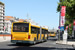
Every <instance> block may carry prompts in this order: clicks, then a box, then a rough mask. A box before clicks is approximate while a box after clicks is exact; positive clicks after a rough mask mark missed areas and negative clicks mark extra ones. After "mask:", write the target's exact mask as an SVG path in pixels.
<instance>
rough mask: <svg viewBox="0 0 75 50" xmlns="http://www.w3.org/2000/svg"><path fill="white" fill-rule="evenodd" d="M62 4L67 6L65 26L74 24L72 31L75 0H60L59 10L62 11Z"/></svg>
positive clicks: (74, 17) (74, 16)
mask: <svg viewBox="0 0 75 50" xmlns="http://www.w3.org/2000/svg"><path fill="white" fill-rule="evenodd" d="M61 6H66V15H65V19H66V22H65V26H66V25H69V24H72V27H71V28H70V30H71V33H72V28H73V20H74V19H75V0H60V2H59V3H58V7H57V11H58V12H60V10H61ZM69 34H70V33H69Z"/></svg>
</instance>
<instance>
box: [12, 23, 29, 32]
mask: <svg viewBox="0 0 75 50" xmlns="http://www.w3.org/2000/svg"><path fill="white" fill-rule="evenodd" d="M28 31H29V24H28V23H14V24H13V32H28Z"/></svg>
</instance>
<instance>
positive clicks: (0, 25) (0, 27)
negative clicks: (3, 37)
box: [0, 2, 5, 33]
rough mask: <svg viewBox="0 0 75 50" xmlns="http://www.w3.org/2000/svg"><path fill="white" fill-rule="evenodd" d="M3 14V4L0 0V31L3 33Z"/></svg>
mask: <svg viewBox="0 0 75 50" xmlns="http://www.w3.org/2000/svg"><path fill="white" fill-rule="evenodd" d="M4 15H5V5H4V3H2V2H0V33H4Z"/></svg>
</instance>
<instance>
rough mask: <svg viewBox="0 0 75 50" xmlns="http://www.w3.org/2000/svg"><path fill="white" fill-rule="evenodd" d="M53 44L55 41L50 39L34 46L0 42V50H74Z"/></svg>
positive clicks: (68, 46)
mask: <svg viewBox="0 0 75 50" xmlns="http://www.w3.org/2000/svg"><path fill="white" fill-rule="evenodd" d="M55 42H56V41H55V39H54V40H52V39H50V38H49V40H48V41H47V42H43V43H38V44H35V45H30V44H20V45H17V44H14V43H11V42H0V50H75V48H74V47H72V46H70V45H60V44H56V43H55Z"/></svg>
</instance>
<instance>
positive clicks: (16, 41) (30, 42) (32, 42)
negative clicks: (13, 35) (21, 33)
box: [11, 40, 34, 44]
mask: <svg viewBox="0 0 75 50" xmlns="http://www.w3.org/2000/svg"><path fill="white" fill-rule="evenodd" d="M11 42H12V43H29V44H34V41H23V40H11Z"/></svg>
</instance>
